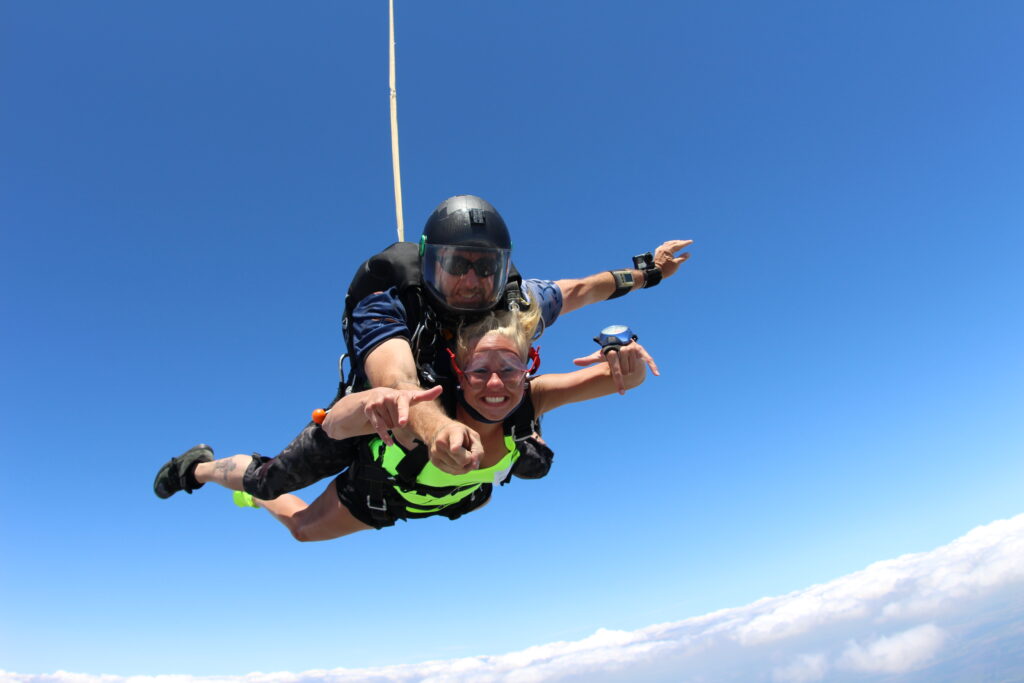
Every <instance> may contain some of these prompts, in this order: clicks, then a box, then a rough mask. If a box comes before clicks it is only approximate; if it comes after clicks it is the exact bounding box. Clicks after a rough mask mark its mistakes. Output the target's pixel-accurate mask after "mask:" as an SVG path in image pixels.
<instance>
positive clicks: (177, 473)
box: [153, 443, 213, 498]
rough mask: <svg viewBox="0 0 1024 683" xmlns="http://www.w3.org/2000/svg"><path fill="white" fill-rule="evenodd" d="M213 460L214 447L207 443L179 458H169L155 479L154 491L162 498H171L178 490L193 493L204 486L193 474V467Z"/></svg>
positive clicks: (195, 447) (194, 447)
mask: <svg viewBox="0 0 1024 683" xmlns="http://www.w3.org/2000/svg"><path fill="white" fill-rule="evenodd" d="M211 460H213V449H212V448H210V447H209V446H207V445H206V444H205V443H201V444H199V445H198V446H193V447H192V448H190V449H188V450H187V451H185V452H184V453H182V454H181V455H179V456H178V457H177V458H171V459H170V460H168V461H167V462H166V463H165V464H164V466H163V467H161V468H160V471H159V472H157V473H156V479H154V480H153V491H154V492H155V493H156V495H157V496H158V497H160V498H170V497H171V496H173V495H174V494H175V493H177V492H178V491H182V490H184V491H185V493H192V492H193V491H194V490H196V489H197V488H199V487H200V486H202V484H200V483H199V482H197V481H196V479H195V477H194V476H192V467H193V466H194V465H196V464H198V463H201V462H210V461H211Z"/></svg>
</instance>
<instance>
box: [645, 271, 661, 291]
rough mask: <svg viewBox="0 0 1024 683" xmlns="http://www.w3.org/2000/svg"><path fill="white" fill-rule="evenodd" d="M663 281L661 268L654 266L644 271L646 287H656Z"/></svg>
mask: <svg viewBox="0 0 1024 683" xmlns="http://www.w3.org/2000/svg"><path fill="white" fill-rule="evenodd" d="M659 282H661V268H659V267H658V266H654V267H653V268H648V269H647V270H645V271H644V286H643V288H644V289H647V288H649V287H654V286H655V285H657V284H658V283H659Z"/></svg>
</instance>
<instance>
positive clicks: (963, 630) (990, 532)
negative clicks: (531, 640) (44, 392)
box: [0, 515, 1024, 683]
mask: <svg viewBox="0 0 1024 683" xmlns="http://www.w3.org/2000/svg"><path fill="white" fill-rule="evenodd" d="M1022 624H1024V515H1019V516H1017V517H1014V518H1013V519H1009V520H1002V521H998V522H993V523H992V524H988V525H986V526H983V527H978V528H977V529H974V530H973V531H971V532H970V533H968V534H967V535H965V536H963V537H962V538H959V539H957V540H956V541H954V542H953V543H950V544H949V545H946V546H943V547H941V548H938V549H936V550H933V551H931V552H928V553H917V554H913V555H904V556H902V557H898V558H896V559H894V560H887V561H885V562H878V563H876V564H873V565H871V566H869V567H867V568H866V569H864V570H862V571H859V572H855V573H853V574H850V575H848V576H844V577H842V578H840V579H836V580H834V581H830V582H829V583H824V584H820V585H816V586H811V587H810V588H807V589H804V590H801V591H796V592H793V593H790V594H788V595H783V596H780V597H774V598H764V599H762V600H758V601H757V602H755V603H753V604H750V605H747V606H745V607H738V608H732V609H725V610H720V611H717V612H713V613H711V614H707V615H705V616H702V617H696V618H692V619H686V620H684V621H679V622H674V623H668V624H659V625H655V626H649V627H647V628H644V629H640V630H637V631H629V632H626V631H611V630H606V629H600V630H598V631H597V632H596V633H595V634H593V635H592V636H590V637H589V638H585V639H583V640H579V641H574V642H557V643H549V644H547V645H538V646H536V647H531V648H528V649H526V650H522V651H519V652H512V653H508V654H504V655H494V656H479V657H467V658H462V659H454V660H445V661H433V662H424V663H421V664H412V665H402V666H389V667H376V668H365V669H332V670H323V671H306V672H302V673H283V672H277V673H267V674H264V673H250V674H246V675H242V676H233V677H202V676H195V677H193V676H133V677H121V676H101V675H87V674H73V673H67V672H57V673H53V674H44V675H33V674H16V673H8V672H3V671H0V683H199V682H202V683H270V682H271V681H273V682H275V683H278V682H280V683H343V682H348V681H381V682H391V681H399V682H402V683H405V682H411V681H424V682H430V683H449V682H451V683H456V682H460V681H474V682H478V681H484V682H486V681H509V682H511V683H533V682H535V681H619V680H623V681H625V680H629V681H637V680H642V681H677V680H680V679H683V680H690V681H766V682H770V683H814V682H816V681H824V680H827V681H846V680H850V681H854V680H856V681H865V680H892V678H891V677H892V676H898V678H899V680H900V681H922V682H923V681H928V682H929V683H931V682H934V681H962V680H987V679H998V680H1020V679H1024V626H1022Z"/></svg>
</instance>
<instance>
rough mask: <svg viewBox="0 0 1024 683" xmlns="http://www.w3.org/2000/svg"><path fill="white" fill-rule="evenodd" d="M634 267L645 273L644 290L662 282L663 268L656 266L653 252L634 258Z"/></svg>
mask: <svg viewBox="0 0 1024 683" xmlns="http://www.w3.org/2000/svg"><path fill="white" fill-rule="evenodd" d="M633 267H634V268H636V269H637V270H641V271H643V273H644V286H643V288H644V289H647V288H648V287H653V286H655V285H656V284H658V283H659V282H661V268H659V267H658V266H656V265H654V256H653V255H652V254H651V252H647V253H646V254H637V255H636V256H634V257H633Z"/></svg>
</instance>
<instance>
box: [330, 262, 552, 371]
mask: <svg viewBox="0 0 1024 683" xmlns="http://www.w3.org/2000/svg"><path fill="white" fill-rule="evenodd" d="M522 291H523V296H524V297H526V300H527V301H528V302H530V303H531V304H533V303H537V304H539V305H540V312H541V321H542V322H541V325H542V327H547V326H548V325H553V324H554V323H555V320H557V319H558V315H559V313H561V312H562V290H561V289H560V288H559V287H558V285H557V284H555V282H554V281H553V280H524V281H523V284H522ZM350 324H351V326H352V348H351V349H350V351H351V352H352V354H353V355H354V356H355V361H356V363H355V364H356V365H357V366H360V367H361V366H362V365H363V361H364V360H365V359H366V355H367V354H368V353H369V352H370V351H372V350H373V349H374V348H376V347H377V345H378V344H380V343H381V342H384V341H386V340H388V339H391V338H392V337H401V338H403V339H407V340H408V339H411V337H412V333H413V330H412V329H411V328H410V326H409V322H408V320H407V319H406V313H405V306H403V305H402V302H401V300H399V298H398V289H397V288H396V287H392V288H391V289H388V290H385V291H383V292H376V293H374V294H371V295H370V296H368V297H366V298H365V299H363V300H362V301H360V302H359V303H358V304H356V307H355V309H354V310H353V311H352V317H351V320H350Z"/></svg>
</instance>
